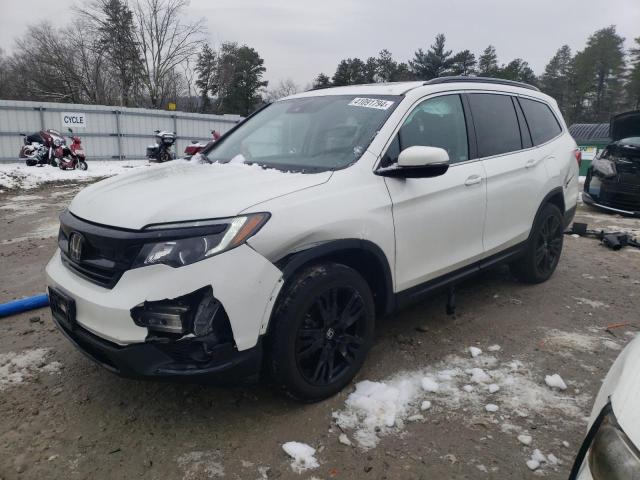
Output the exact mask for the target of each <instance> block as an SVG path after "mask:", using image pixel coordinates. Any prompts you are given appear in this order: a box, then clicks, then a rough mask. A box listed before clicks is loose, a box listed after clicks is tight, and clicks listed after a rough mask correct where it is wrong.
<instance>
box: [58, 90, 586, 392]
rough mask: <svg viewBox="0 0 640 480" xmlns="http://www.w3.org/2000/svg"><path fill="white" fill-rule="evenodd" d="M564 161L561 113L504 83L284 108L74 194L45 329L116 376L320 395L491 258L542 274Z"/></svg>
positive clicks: (523, 273)
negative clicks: (413, 309)
mask: <svg viewBox="0 0 640 480" xmlns="http://www.w3.org/2000/svg"><path fill="white" fill-rule="evenodd" d="M577 159H578V157H577V154H576V143H575V142H574V140H573V139H572V138H571V136H570V135H569V133H568V130H567V127H566V125H565V123H564V121H563V119H562V116H561V114H560V112H559V110H558V107H557V105H556V102H555V101H554V100H553V99H552V98H550V97H548V96H547V95H544V94H542V93H540V92H539V91H538V90H537V89H536V88H534V87H531V86H528V85H524V84H520V83H516V82H509V81H503V80H496V79H482V78H468V77H467V78H464V77H448V78H439V79H436V80H432V81H429V82H426V83H425V82H408V83H392V84H377V85H359V86H351V87H339V88H331V89H321V90H314V91H309V92H305V93H302V94H298V95H294V96H291V97H288V98H286V99H283V100H280V101H277V102H275V103H273V104H271V105H269V106H268V107H266V108H264V109H262V110H260V111H259V112H257V113H256V114H254V115H253V116H251V117H249V118H247V119H246V120H245V121H244V122H242V123H241V124H239V125H238V126H237V127H235V128H234V129H233V130H232V131H231V132H229V133H227V134H226V135H224V136H223V137H222V138H221V139H220V140H219V141H218V142H216V143H215V144H213V145H211V146H209V147H208V149H205V150H204V151H203V153H202V154H201V155H197V156H195V157H194V158H193V159H192V161H186V160H176V161H174V162H169V163H167V164H165V165H161V166H154V167H149V168H140V169H138V170H137V171H132V172H131V173H130V174H126V175H120V176H118V177H114V178H111V179H108V180H104V181H102V182H99V183H96V184H94V185H92V186H90V187H88V188H85V189H84V190H83V191H82V192H80V193H79V194H78V195H77V196H76V198H75V199H74V200H73V202H72V203H71V205H70V206H69V209H68V211H65V212H64V213H63V214H62V215H61V217H60V223H61V225H60V235H59V239H58V243H59V247H60V248H59V250H58V251H57V252H56V253H55V255H54V256H53V258H52V259H51V261H50V263H49V265H48V266H47V279H48V285H49V297H50V300H51V308H52V310H53V316H54V318H55V320H56V322H57V323H58V324H59V326H60V329H61V330H62V332H63V333H64V334H65V335H66V336H67V337H68V338H69V339H70V340H71V341H72V342H73V343H74V344H75V345H76V346H77V347H78V348H79V349H80V350H82V351H83V352H85V353H86V354H87V355H89V356H90V357H91V358H93V359H94V360H96V361H98V362H99V363H100V364H102V365H104V366H105V367H106V368H108V369H109V370H112V371H114V372H117V373H119V374H121V375H124V376H131V377H137V378H141V377H142V378H164V379H166V378H178V377H183V378H188V379H193V380H207V381H209V380H235V379H238V378H240V377H245V376H250V375H252V374H257V373H258V372H260V370H261V369H262V367H265V368H264V369H265V370H266V371H267V372H268V373H269V374H270V375H271V378H273V379H274V380H275V382H276V383H277V384H278V385H279V386H281V387H282V388H283V389H284V390H285V391H286V392H287V393H289V394H290V395H292V396H294V397H296V398H298V399H301V400H305V401H313V400H319V399H322V398H325V397H327V396H330V395H332V394H334V393H336V392H338V391H339V390H340V389H342V388H343V387H344V386H345V385H347V384H348V383H349V382H350V380H351V379H352V378H353V376H354V375H355V374H356V372H358V370H359V369H360V367H361V365H362V364H363V362H364V360H365V357H366V354H367V351H368V350H369V348H370V347H371V345H372V342H373V337H374V324H375V319H376V317H380V316H383V315H385V314H388V313H390V312H393V311H394V310H395V309H397V308H399V307H402V306H404V305H406V304H408V303H410V302H412V301H414V300H416V299H419V298H420V297H421V296H422V295H423V294H425V293H429V292H432V291H433V290H434V289H437V288H440V287H443V286H450V285H453V284H455V283H456V282H458V281H460V280H462V279H464V278H466V277H468V276H469V275H472V274H474V273H476V272H478V271H480V270H482V269H484V268H487V267H490V266H492V265H495V264H497V263H502V262H507V263H509V264H510V265H511V267H512V270H513V273H514V274H515V276H516V277H517V278H519V279H520V280H522V281H525V282H530V283H536V282H542V281H545V280H547V279H548V278H549V277H550V276H551V275H552V273H553V271H554V270H555V268H556V265H557V263H558V259H559V257H560V252H561V249H562V238H563V230H564V228H565V226H566V225H567V224H568V223H569V222H570V221H571V219H572V217H573V214H574V212H575V208H576V201H577V196H578V162H577V161H576V160H577Z"/></svg>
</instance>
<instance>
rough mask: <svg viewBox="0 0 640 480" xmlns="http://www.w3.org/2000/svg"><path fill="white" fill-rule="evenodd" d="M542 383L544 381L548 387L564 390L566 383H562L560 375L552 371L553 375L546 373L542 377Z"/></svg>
mask: <svg viewBox="0 0 640 480" xmlns="http://www.w3.org/2000/svg"><path fill="white" fill-rule="evenodd" d="M544 383H546V384H547V385H548V386H549V388H556V389H558V390H566V389H567V384H566V383H564V380H563V379H562V377H561V376H560V375H558V374H557V373H554V374H553V375H547V376H546V377H544Z"/></svg>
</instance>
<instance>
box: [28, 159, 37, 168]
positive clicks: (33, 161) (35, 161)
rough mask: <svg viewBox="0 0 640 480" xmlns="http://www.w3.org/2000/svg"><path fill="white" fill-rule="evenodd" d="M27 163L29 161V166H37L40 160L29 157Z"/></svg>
mask: <svg viewBox="0 0 640 480" xmlns="http://www.w3.org/2000/svg"><path fill="white" fill-rule="evenodd" d="M26 163H27V167H35V166H36V165H37V164H38V161H37V160H31V159H29V160H27V161H26Z"/></svg>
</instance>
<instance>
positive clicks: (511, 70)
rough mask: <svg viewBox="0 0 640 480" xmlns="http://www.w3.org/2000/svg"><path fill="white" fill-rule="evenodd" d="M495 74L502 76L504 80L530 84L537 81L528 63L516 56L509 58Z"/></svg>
mask: <svg viewBox="0 0 640 480" xmlns="http://www.w3.org/2000/svg"><path fill="white" fill-rule="evenodd" d="M495 76H496V77H498V78H504V79H505V80H515V81H517V82H524V83H528V84H530V85H535V84H536V83H537V82H538V81H537V78H536V75H535V73H533V70H531V67H529V64H528V63H527V62H525V61H524V60H522V59H521V58H516V59H514V60H511V61H510V62H509V63H508V64H507V65H503V66H502V68H500V70H499V71H498V73H497V74H496V75H495Z"/></svg>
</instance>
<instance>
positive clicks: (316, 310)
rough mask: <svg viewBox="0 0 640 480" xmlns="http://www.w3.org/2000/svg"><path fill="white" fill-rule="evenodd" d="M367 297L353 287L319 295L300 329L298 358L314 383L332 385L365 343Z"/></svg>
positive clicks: (303, 374) (308, 378)
mask: <svg viewBox="0 0 640 480" xmlns="http://www.w3.org/2000/svg"><path fill="white" fill-rule="evenodd" d="M366 321H367V318H366V312H365V305H364V300H363V299H362V296H361V295H360V293H359V292H358V291H357V290H355V289H354V288H352V287H348V286H347V287H333V288H330V289H328V290H326V291H325V292H324V293H322V294H320V295H318V296H317V297H316V299H315V302H314V303H313V304H312V305H311V307H310V308H309V310H308V311H307V313H306V315H305V319H304V321H303V323H302V325H300V328H299V329H298V336H297V340H296V362H297V364H298V368H299V369H300V372H301V373H302V376H303V378H304V379H305V380H306V381H307V382H309V383H310V384H312V385H328V384H330V383H332V382H333V381H334V380H338V379H339V378H340V376H341V375H343V374H344V373H345V372H346V371H348V370H349V367H350V366H351V365H353V363H354V362H355V361H356V359H357V358H358V357H359V351H360V349H361V348H362V347H363V345H364V343H365V337H366V330H367V328H366Z"/></svg>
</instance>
